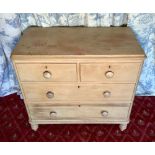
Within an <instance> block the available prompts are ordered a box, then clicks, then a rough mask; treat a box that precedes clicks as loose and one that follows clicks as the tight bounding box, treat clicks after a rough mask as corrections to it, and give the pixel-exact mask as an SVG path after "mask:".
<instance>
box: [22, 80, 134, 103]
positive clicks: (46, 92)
mask: <svg viewBox="0 0 155 155" xmlns="http://www.w3.org/2000/svg"><path fill="white" fill-rule="evenodd" d="M22 86H23V91H24V95H25V99H26V101H28V102H43V103H45V102H51V103H52V102H57V101H63V102H64V103H66V102H71V101H101V102H104V101H116V100H119V101H131V99H132V95H133V89H134V84H95V85H93V84H80V85H77V84H51V83H38V82H35V83H30V82H24V83H22Z"/></svg>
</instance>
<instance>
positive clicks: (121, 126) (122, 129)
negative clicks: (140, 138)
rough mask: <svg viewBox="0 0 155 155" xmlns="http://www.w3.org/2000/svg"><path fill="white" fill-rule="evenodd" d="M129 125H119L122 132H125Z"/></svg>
mask: <svg viewBox="0 0 155 155" xmlns="http://www.w3.org/2000/svg"><path fill="white" fill-rule="evenodd" d="M127 125H128V124H120V125H119V128H120V130H121V131H124V130H125V129H126V128H127Z"/></svg>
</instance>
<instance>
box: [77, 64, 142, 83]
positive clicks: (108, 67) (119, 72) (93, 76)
mask: <svg viewBox="0 0 155 155" xmlns="http://www.w3.org/2000/svg"><path fill="white" fill-rule="evenodd" d="M80 68H81V81H84V82H94V81H98V82H99V81H101V82H106V83H109V82H126V83H129V82H136V79H137V74H138V71H139V68H140V63H118V62H117V63H94V64H92V63H91V64H81V65H80ZM108 71H109V72H113V77H111V78H107V77H106V72H108Z"/></svg>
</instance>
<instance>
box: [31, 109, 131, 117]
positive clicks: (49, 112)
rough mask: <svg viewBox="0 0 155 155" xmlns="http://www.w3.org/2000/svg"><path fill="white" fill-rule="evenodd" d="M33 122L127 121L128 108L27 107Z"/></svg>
mask: <svg viewBox="0 0 155 155" xmlns="http://www.w3.org/2000/svg"><path fill="white" fill-rule="evenodd" d="M29 109H30V114H31V118H32V119H33V120H62V119H77V120H78V119H89V118H90V119H93V118H98V119H102V120H119V119H127V116H128V110H129V108H128V107H109V106H108V107H106V106H80V107H79V106H51V107H41V108H39V107H38V108H34V107H33V108H32V107H29Z"/></svg>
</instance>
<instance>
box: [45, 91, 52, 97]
mask: <svg viewBox="0 0 155 155" xmlns="http://www.w3.org/2000/svg"><path fill="white" fill-rule="evenodd" d="M46 96H47V97H48V98H53V97H54V93H53V92H51V91H48V92H47V93H46Z"/></svg>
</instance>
